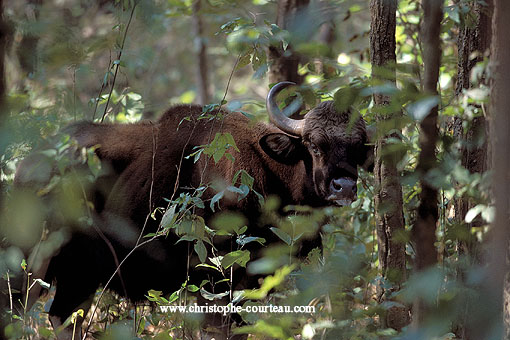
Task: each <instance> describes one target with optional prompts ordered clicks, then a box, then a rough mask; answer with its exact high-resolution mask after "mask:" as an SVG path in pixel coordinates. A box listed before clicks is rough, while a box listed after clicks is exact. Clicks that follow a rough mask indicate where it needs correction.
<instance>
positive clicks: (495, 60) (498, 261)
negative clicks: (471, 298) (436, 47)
mask: <svg viewBox="0 0 510 340" xmlns="http://www.w3.org/2000/svg"><path fill="white" fill-rule="evenodd" d="M509 22H510V2H509V1H508V0H494V18H493V26H492V27H493V41H492V50H491V56H492V60H491V74H492V81H493V82H492V92H491V100H492V101H491V114H492V116H491V117H492V120H493V124H491V137H492V138H491V139H492V140H491V142H492V152H493V157H492V158H493V163H492V164H493V171H494V175H493V193H494V195H493V197H494V198H495V201H496V217H495V220H494V223H493V226H492V227H493V237H492V243H491V244H490V246H489V247H488V251H489V260H490V263H489V268H490V269H489V275H490V277H488V278H487V279H486V280H484V283H485V287H484V292H485V293H486V295H485V300H486V303H491V308H492V309H493V310H494V311H496V312H497V314H498V315H496V317H497V318H498V320H501V319H500V317H499V312H500V311H501V310H503V323H504V338H505V339H509V338H510V278H509V274H508V273H509V266H508V257H507V256H508V254H509V253H508V251H509V249H508V245H509V240H510V228H509V221H510V185H509V180H510V178H509V172H508V169H510V153H509V149H510V133H509V132H510V95H509V94H510V39H509V38H508V23H509ZM505 254H507V256H505ZM504 279H505V280H504ZM503 288H504V294H503V295H502V294H501V293H502V292H503ZM502 297H503V299H502ZM502 300H503V303H504V304H503V306H501V301H502ZM502 307H503V308H502Z"/></svg>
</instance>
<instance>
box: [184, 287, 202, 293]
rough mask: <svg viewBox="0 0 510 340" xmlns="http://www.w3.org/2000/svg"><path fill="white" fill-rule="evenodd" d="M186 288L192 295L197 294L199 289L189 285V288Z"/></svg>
mask: <svg viewBox="0 0 510 340" xmlns="http://www.w3.org/2000/svg"><path fill="white" fill-rule="evenodd" d="M186 288H187V289H188V291H190V292H192V293H195V292H198V290H199V289H200V288H198V287H197V286H195V285H189V286H187V287H186Z"/></svg>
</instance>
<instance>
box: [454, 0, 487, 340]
mask: <svg viewBox="0 0 510 340" xmlns="http://www.w3.org/2000/svg"><path fill="white" fill-rule="evenodd" d="M472 6H473V7H472V10H471V11H470V13H469V15H467V16H466V20H464V21H463V22H462V23H461V27H460V29H459V37H458V41H457V48H458V58H459V60H458V71H457V86H456V89H455V93H456V95H457V96H462V95H463V91H464V90H465V89H469V88H471V82H470V76H471V71H472V69H473V67H474V66H475V65H476V64H477V63H479V62H481V61H483V59H484V57H485V56H487V54H488V51H489V50H490V43H491V36H492V12H493V6H492V0H487V4H481V3H478V2H475V3H473V5H472ZM468 19H471V20H472V19H474V22H470V21H468ZM474 53H476V57H474V58H473V54H474ZM484 83H485V84H486V85H489V84H488V79H484ZM482 105H483V104H482ZM486 111H488V108H487V109H486V108H484V112H486ZM463 121H464V119H462V118H458V117H457V118H455V121H454V123H453V132H454V137H455V139H456V140H458V141H460V142H461V145H462V147H461V150H460V156H461V164H462V166H463V167H465V168H466V169H467V170H469V172H470V173H472V174H473V173H480V174H481V173H484V172H485V171H487V170H488V168H489V162H490V161H489V159H488V158H489V157H488V149H489V148H488V137H489V131H488V130H489V124H488V121H487V120H486V118H485V117H484V116H480V117H475V118H474V119H473V120H472V121H471V125H470V127H469V129H468V130H467V131H464V127H463ZM454 207H455V218H456V222H457V223H459V224H464V219H465V217H466V214H467V212H468V211H469V209H471V208H473V207H474V203H473V202H472V201H471V200H470V199H469V197H459V198H457V199H456V200H455V202H454ZM483 224H484V222H483V221H482V219H481V218H477V219H475V220H474V221H473V222H472V223H469V224H466V225H465V227H466V229H467V230H466V233H465V234H464V235H467V239H462V240H459V241H458V255H459V256H467V257H468V259H469V261H470V263H471V264H475V263H480V262H481V251H480V246H479V244H478V242H477V239H476V237H475V236H474V235H472V233H471V228H473V227H481V226H482V225H483ZM457 277H458V280H460V281H462V282H466V273H465V271H464V270H461V269H459V270H458V273H457ZM477 306H478V303H476V302H475V301H473V300H472V299H469V298H466V299H465V301H464V308H463V309H464V311H463V313H462V315H461V316H460V317H459V322H458V324H457V325H456V326H455V334H456V335H457V336H458V337H459V338H461V339H464V340H475V339H477V337H476V336H474V334H476V332H477V331H476V328H477V326H473V325H475V324H476V322H474V321H473V315H476V313H475V311H474V310H475V309H477Z"/></svg>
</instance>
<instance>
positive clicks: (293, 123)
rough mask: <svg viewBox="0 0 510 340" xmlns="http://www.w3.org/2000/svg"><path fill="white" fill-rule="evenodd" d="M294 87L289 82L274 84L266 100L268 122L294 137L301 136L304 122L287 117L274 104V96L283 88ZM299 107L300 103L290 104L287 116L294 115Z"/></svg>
mask: <svg viewBox="0 0 510 340" xmlns="http://www.w3.org/2000/svg"><path fill="white" fill-rule="evenodd" d="M292 85H296V84H294V83H292V82H290V81H282V82H281V83H278V84H276V85H275V86H273V87H272V88H271V90H270V91H269V93H268V94H267V99H266V108H267V112H268V114H269V120H270V121H271V123H273V124H274V125H276V126H277V127H278V128H280V129H281V130H282V131H284V132H286V133H288V134H290V135H294V136H302V135H303V128H304V126H305V120H304V119H301V120H297V119H292V118H289V117H287V116H286V115H285V114H284V113H283V112H282V111H281V110H280V108H279V107H278V104H277V103H276V96H277V95H278V93H280V92H281V91H282V90H283V89H284V88H286V87H289V86H292ZM300 106H301V103H298V105H295V102H293V103H292V104H290V105H289V106H288V107H287V109H288V111H290V113H289V116H290V115H292V114H294V113H296V112H297V111H298V110H299V108H300Z"/></svg>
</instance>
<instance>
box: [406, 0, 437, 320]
mask: <svg viewBox="0 0 510 340" xmlns="http://www.w3.org/2000/svg"><path fill="white" fill-rule="evenodd" d="M442 4H443V1H442V0H423V2H422V6H423V25H422V32H421V39H422V41H423V63H424V90H425V92H426V93H427V94H429V95H431V96H437V95H438V92H437V82H438V79H439V67H440V61H441V46H440V38H439V34H440V30H441V26H440V25H441V19H442V18H443V13H442ZM437 113H438V107H437V105H436V106H434V107H433V108H432V109H431V110H430V112H429V113H428V114H427V116H426V117H425V118H424V119H423V121H422V122H421V124H420V128H421V130H420V148H421V152H420V155H419V158H418V166H417V169H416V170H417V172H418V173H419V174H420V185H421V194H420V205H419V207H418V216H417V219H416V222H415V224H414V226H413V230H412V235H411V237H412V241H413V244H414V248H415V251H416V257H415V263H414V268H415V270H416V271H422V270H424V269H427V268H429V267H431V266H433V265H434V264H435V263H436V262H437V251H436V248H435V246H434V242H435V241H436V223H437V219H438V209H437V188H436V187H435V186H434V183H429V182H428V181H427V177H426V175H427V173H428V172H429V171H430V170H432V169H434V168H435V167H436V165H437V161H436V142H437V139H438V127H437ZM425 314H426V308H425V304H424V301H423V300H422V299H417V300H416V301H415V303H414V306H413V323H414V325H415V327H420V326H422V325H423V322H424V319H425Z"/></svg>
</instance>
